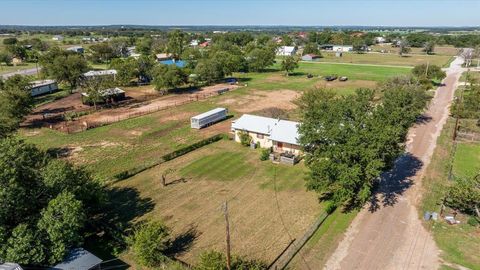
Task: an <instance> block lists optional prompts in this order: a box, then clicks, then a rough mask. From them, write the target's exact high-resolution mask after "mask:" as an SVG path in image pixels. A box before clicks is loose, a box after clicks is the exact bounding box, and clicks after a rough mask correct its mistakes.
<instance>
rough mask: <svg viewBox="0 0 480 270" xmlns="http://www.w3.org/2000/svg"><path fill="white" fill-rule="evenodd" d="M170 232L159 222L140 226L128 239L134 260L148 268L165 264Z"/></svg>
mask: <svg viewBox="0 0 480 270" xmlns="http://www.w3.org/2000/svg"><path fill="white" fill-rule="evenodd" d="M169 236H170V230H169V229H168V227H167V226H165V224H163V223H162V222H160V221H152V222H149V223H146V224H143V225H140V226H139V227H138V228H137V229H136V230H135V231H134V233H133V235H132V236H131V237H130V238H129V239H128V242H129V244H130V248H131V249H132V251H133V253H134V255H135V258H136V260H137V261H138V262H139V263H140V264H142V265H144V266H148V267H154V266H159V265H161V264H162V263H165V261H166V260H167V257H166V255H165V251H166V250H167V248H168V247H169V246H170V240H169Z"/></svg>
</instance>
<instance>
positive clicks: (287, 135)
mask: <svg viewBox="0 0 480 270" xmlns="http://www.w3.org/2000/svg"><path fill="white" fill-rule="evenodd" d="M299 124H300V123H298V122H294V121H287V120H280V121H278V123H277V124H276V125H275V127H273V128H272V132H271V133H270V140H272V141H277V142H284V143H289V144H295V145H299V143H298V138H299V134H298V125H299Z"/></svg>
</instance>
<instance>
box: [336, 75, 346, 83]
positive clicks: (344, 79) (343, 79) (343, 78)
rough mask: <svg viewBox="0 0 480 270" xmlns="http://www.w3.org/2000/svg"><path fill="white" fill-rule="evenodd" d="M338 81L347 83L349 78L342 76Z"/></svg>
mask: <svg viewBox="0 0 480 270" xmlns="http://www.w3.org/2000/svg"><path fill="white" fill-rule="evenodd" d="M338 80H339V81H341V82H346V81H348V77H346V76H342V77H340V78H339V79H338Z"/></svg>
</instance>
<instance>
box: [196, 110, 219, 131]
mask: <svg viewBox="0 0 480 270" xmlns="http://www.w3.org/2000/svg"><path fill="white" fill-rule="evenodd" d="M227 114H228V110H227V109H225V108H216V109H213V110H211V111H208V112H204V113H202V114H199V115H197V116H194V117H192V118H191V119H190V123H191V127H192V128H196V129H201V128H203V127H206V126H208V125H211V124H214V123H216V122H219V121H221V120H224V119H226V118H227Z"/></svg>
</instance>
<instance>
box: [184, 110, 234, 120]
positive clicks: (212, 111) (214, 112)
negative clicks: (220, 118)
mask: <svg viewBox="0 0 480 270" xmlns="http://www.w3.org/2000/svg"><path fill="white" fill-rule="evenodd" d="M225 110H226V109H225V108H215V109H213V110H210V111H208V112H204V113H202V114H199V115H195V116H194V117H192V119H202V118H205V117H208V116H210V115H212V114H216V113H219V112H223V111H225Z"/></svg>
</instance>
